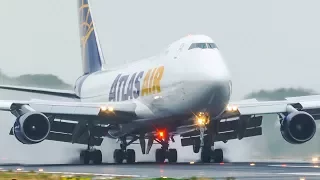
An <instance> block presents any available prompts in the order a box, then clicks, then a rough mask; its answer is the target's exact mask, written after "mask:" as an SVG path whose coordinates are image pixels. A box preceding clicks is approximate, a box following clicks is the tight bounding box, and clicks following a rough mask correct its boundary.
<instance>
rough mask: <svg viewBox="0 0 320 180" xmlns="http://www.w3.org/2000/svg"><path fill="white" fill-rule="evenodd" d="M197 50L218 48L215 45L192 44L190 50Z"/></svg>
mask: <svg viewBox="0 0 320 180" xmlns="http://www.w3.org/2000/svg"><path fill="white" fill-rule="evenodd" d="M195 48H200V49H215V48H218V47H217V46H216V44H214V43H193V44H191V46H190V48H189V50H190V49H195Z"/></svg>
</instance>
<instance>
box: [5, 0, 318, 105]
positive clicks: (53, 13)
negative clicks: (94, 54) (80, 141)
mask: <svg viewBox="0 0 320 180" xmlns="http://www.w3.org/2000/svg"><path fill="white" fill-rule="evenodd" d="M92 5H93V7H92V8H93V13H94V16H95V19H96V23H97V27H98V33H99V37H100V39H101V43H102V48H103V51H104V55H105V58H106V60H107V62H108V64H109V65H110V66H114V65H118V64H122V63H125V62H130V61H134V60H138V59H139V58H143V57H148V56H151V55H153V54H155V53H158V52H159V51H161V50H162V49H163V48H164V47H166V46H167V45H168V44H170V43H171V42H172V41H175V40H177V39H179V38H181V37H183V36H185V35H188V34H206V35H208V36H210V37H212V38H213V39H214V40H215V41H216V43H217V45H218V46H219V48H220V50H221V51H222V53H223V55H224V57H225V60H226V61H227V64H228V66H229V68H230V71H231V73H232V75H233V84H234V90H233V92H234V98H236V99H238V98H241V97H242V96H243V95H244V94H246V93H247V92H250V91H252V90H259V89H263V88H264V89H272V88H278V87H291V86H292V87H305V88H312V89H315V90H317V91H319V92H320V81H319V80H318V76H319V75H318V70H319V67H320V62H319V60H320V43H319V42H320V33H319V32H320V23H319V17H320V11H319V7H320V1H318V0H309V1H300V0H281V1H279V0H274V1H271V0H265V1H256V0H242V1H221V0H219V1H218V0H197V1H194V0H175V1H172V0H162V1H148V0H135V1H123V0H117V1H107V0H92ZM1 6H2V7H1V9H2V10H1V11H0V20H1V22H2V26H1V28H0V33H1V35H2V36H1V41H0V49H1V50H0V67H1V69H2V71H4V72H5V73H7V74H9V75H13V76H16V75H21V74H25V73H46V74H47V73H52V74H55V75H58V76H59V77H60V78H62V79H63V80H65V81H66V82H68V83H72V84H73V82H74V81H75V80H76V79H77V77H78V76H79V75H81V73H82V72H81V70H82V69H81V59H80V44H79V42H80V40H79V32H78V17H77V15H78V14H77V5H76V0H28V1H21V0H1Z"/></svg>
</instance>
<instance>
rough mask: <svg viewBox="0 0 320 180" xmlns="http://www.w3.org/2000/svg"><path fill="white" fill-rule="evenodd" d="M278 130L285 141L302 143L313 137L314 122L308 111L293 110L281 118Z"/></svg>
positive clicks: (314, 131)
mask: <svg viewBox="0 0 320 180" xmlns="http://www.w3.org/2000/svg"><path fill="white" fill-rule="evenodd" d="M280 131H281V134H282V137H283V138H284V139H285V140H286V141H287V142H289V143H291V144H302V143H305V142H307V141H309V140H310V139H312V138H313V136H314V135H315V133H316V123H315V121H314V118H313V117H312V116H311V115H310V114H309V113H307V112H304V111H295V112H292V113H290V114H289V115H288V116H286V117H285V118H284V119H283V120H282V123H281V127H280Z"/></svg>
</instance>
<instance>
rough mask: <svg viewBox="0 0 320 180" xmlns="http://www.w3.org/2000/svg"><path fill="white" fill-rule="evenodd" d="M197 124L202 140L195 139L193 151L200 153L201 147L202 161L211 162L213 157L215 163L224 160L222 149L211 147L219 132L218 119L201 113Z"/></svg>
mask: <svg viewBox="0 0 320 180" xmlns="http://www.w3.org/2000/svg"><path fill="white" fill-rule="evenodd" d="M197 124H198V130H199V132H200V136H199V137H200V141H194V143H193V152H194V153H198V152H199V151H200V148H201V161H202V162H204V163H210V162H211V160H212V159H213V161H214V162H215V163H221V162H223V151H222V149H214V150H212V149H211V147H212V146H214V143H213V137H214V135H215V133H216V132H217V130H216V127H217V121H210V116H209V115H208V114H206V113H199V115H198V116H197ZM205 131H207V136H205Z"/></svg>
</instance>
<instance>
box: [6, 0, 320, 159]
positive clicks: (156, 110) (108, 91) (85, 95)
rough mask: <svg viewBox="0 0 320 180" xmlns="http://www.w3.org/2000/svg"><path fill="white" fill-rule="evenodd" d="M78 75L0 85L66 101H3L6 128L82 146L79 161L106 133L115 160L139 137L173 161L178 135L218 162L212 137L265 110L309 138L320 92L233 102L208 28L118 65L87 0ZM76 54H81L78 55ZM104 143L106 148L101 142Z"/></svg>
mask: <svg viewBox="0 0 320 180" xmlns="http://www.w3.org/2000/svg"><path fill="white" fill-rule="evenodd" d="M78 3H79V9H78V12H79V19H80V24H79V26H80V36H81V49H82V63H83V75H82V76H81V77H79V78H78V80H77V81H76V82H75V86H74V91H64V90H53V89H45V88H32V87H19V86H9V85H1V86H0V89H6V90H10V91H19V92H30V93H37V94H46V95H51V96H52V97H64V98H67V99H69V100H67V101H58V100H54V101H53V100H35V99H30V100H23V101H22V100H2V101H0V110H2V111H9V112H11V113H12V114H13V115H14V116H15V117H16V120H15V122H14V123H13V127H12V129H11V131H10V135H14V136H15V138H16V139H17V140H18V141H20V142H21V143H23V144H37V143H40V142H42V141H44V140H50V141H60V142H69V143H76V144H83V145H86V146H87V148H86V150H83V151H82V152H81V153H80V160H81V161H82V162H83V163H84V164H89V163H90V162H92V163H94V164H100V163H101V162H102V153H101V151H100V150H98V149H96V148H95V147H97V146H101V143H102V141H103V139H104V138H113V139H116V140H118V142H119V145H120V147H119V149H116V150H115V151H114V153H113V158H114V160H115V162H116V163H123V162H124V161H125V162H127V163H134V162H136V156H135V151H134V150H133V149H129V148H128V147H129V146H130V145H131V144H132V143H134V142H137V143H139V144H140V146H141V151H142V153H143V154H149V152H150V150H151V148H152V145H153V144H154V143H158V144H160V145H161V148H159V149H156V153H155V160H156V162H164V161H165V160H168V161H169V162H177V158H178V152H177V150H176V149H172V148H169V145H170V142H175V137H177V136H180V137H181V145H182V146H192V147H193V151H194V153H199V152H200V153H201V160H202V162H211V161H213V162H218V163H219V162H222V161H223V151H222V150H221V149H215V148H214V143H215V142H218V141H223V142H227V141H228V140H232V139H239V140H241V139H243V138H246V137H252V136H258V135H261V134H262V127H261V124H262V115H263V114H277V115H278V116H279V123H280V124H281V128H280V131H281V134H282V136H283V138H284V139H285V141H287V142H289V143H292V144H302V143H305V142H307V141H309V140H310V139H312V138H313V136H314V134H315V132H316V123H315V120H316V119H319V118H320V116H319V114H320V97H319V96H308V97H291V98H286V99H285V100H283V101H264V102H259V101H257V100H255V99H249V100H243V101H240V102H230V96H231V91H232V83H231V76H230V73H229V70H228V67H227V66H226V64H225V61H224V59H223V58H222V56H221V54H220V52H219V48H218V47H217V45H216V43H215V42H214V41H213V40H212V39H211V38H210V37H208V36H205V35H190V36H186V37H183V38H181V39H180V40H177V41H175V42H173V43H172V44H170V45H169V46H168V47H167V48H166V49H165V50H164V51H163V52H161V53H159V54H158V55H156V56H153V57H150V58H147V59H142V60H139V61H134V62H132V63H129V64H126V65H125V66H123V67H119V68H116V69H109V68H108V67H105V66H104V62H105V60H104V56H103V54H102V50H101V48H100V43H99V39H98V34H97V31H95V30H96V27H95V23H94V19H93V17H92V13H91V11H90V6H89V2H88V0H78ZM79 61H80V60H79ZM106 148H109V147H106Z"/></svg>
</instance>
